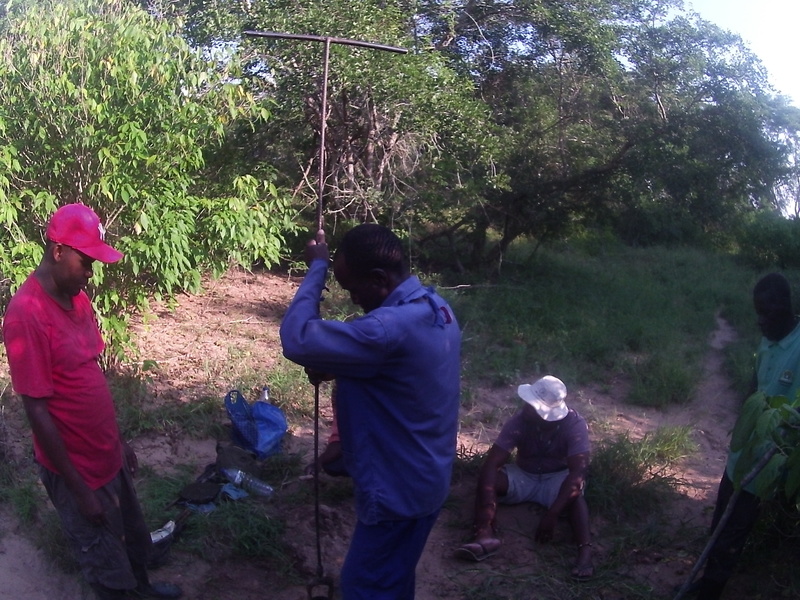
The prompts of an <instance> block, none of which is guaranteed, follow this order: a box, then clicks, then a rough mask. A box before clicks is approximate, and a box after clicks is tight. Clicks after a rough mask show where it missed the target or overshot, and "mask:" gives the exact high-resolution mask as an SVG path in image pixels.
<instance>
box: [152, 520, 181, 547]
mask: <svg viewBox="0 0 800 600" xmlns="http://www.w3.org/2000/svg"><path fill="white" fill-rule="evenodd" d="M173 533H175V521H167V522H166V523H165V524H164V526H163V527H162V528H161V529H156V530H155V531H151V532H150V539H151V540H153V543H154V544H157V543H158V542H160V541H162V540H165V539H167V538H168V537H170V536H171V535H172V534H173Z"/></svg>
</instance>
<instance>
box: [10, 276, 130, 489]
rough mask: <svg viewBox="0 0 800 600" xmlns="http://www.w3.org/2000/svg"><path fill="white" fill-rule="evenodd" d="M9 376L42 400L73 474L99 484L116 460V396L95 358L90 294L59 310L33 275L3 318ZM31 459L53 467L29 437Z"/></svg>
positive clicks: (97, 341)
mask: <svg viewBox="0 0 800 600" xmlns="http://www.w3.org/2000/svg"><path fill="white" fill-rule="evenodd" d="M3 342H4V343H5V346H6V354H7V356H8V365H9V368H10V371H11V383H12V385H13V386H14V390H15V391H16V392H17V394H20V395H24V396H30V397H31V398H43V399H46V402H47V409H48V411H49V413H50V416H51V417H52V418H53V421H54V422H55V425H56V427H57V428H58V430H59V432H60V433H61V437H62V438H63V439H64V444H65V445H66V448H67V454H68V455H69V457H70V459H71V460H72V463H73V464H74V465H75V468H76V469H77V470H78V473H80V474H81V476H82V477H83V479H84V481H86V484H87V485H88V486H89V487H90V488H92V489H97V488H99V487H102V486H103V485H105V484H106V483H108V482H109V481H111V480H112V479H113V478H114V477H115V476H116V475H117V473H119V470H120V468H121V467H122V447H121V444H120V437H119V427H118V426H117V420H116V414H115V411H114V402H113V400H112V398H111V391H110V390H109V388H108V383H107V382H106V378H105V375H104V374H103V371H102V370H101V369H100V365H99V363H98V362H97V359H98V356H99V355H100V353H101V352H102V350H103V339H102V337H101V336H100V331H99V330H98V328H97V323H96V321H95V317H94V312H93V310H92V305H91V302H90V301H89V297H88V296H87V295H86V294H85V293H84V292H81V293H80V294H78V295H77V296H75V297H74V298H73V308H72V310H65V309H64V308H62V307H61V306H59V304H58V303H57V302H56V301H55V300H53V299H52V298H51V297H50V296H48V295H47V293H45V291H44V289H43V288H42V286H41V284H40V283H39V281H38V280H37V279H36V278H35V277H34V276H33V275H31V276H30V277H28V279H27V280H26V281H25V283H23V284H22V286H21V287H20V288H19V290H18V291H17V293H16V294H14V297H13V298H12V299H11V302H10V303H9V305H8V309H7V310H6V314H5V316H4V318H3ZM33 437H34V439H33V444H34V452H35V455H36V460H37V461H38V462H39V463H41V464H42V465H44V466H45V467H46V468H48V469H50V470H51V471H53V472H55V473H57V472H58V471H57V469H56V468H55V467H54V466H53V464H52V462H51V461H50V460H49V458H48V457H47V456H46V455H45V453H44V452H43V451H42V448H41V446H40V444H39V441H38V440H37V439H36V436H35V435H34V436H33Z"/></svg>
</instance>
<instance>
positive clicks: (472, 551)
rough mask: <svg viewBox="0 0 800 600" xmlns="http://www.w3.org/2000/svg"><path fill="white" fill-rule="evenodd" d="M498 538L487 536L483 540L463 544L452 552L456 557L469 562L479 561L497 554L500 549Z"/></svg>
mask: <svg viewBox="0 0 800 600" xmlns="http://www.w3.org/2000/svg"><path fill="white" fill-rule="evenodd" d="M500 543H501V542H500V540H498V539H497V538H488V539H485V540H480V541H475V542H471V543H469V544H464V545H463V546H461V547H460V548H458V549H457V550H456V551H455V552H454V556H455V557H456V558H460V559H461V560H468V561H471V562H481V561H482V560H486V559H487V558H489V557H490V556H493V555H495V554H497V551H498V550H499V549H500Z"/></svg>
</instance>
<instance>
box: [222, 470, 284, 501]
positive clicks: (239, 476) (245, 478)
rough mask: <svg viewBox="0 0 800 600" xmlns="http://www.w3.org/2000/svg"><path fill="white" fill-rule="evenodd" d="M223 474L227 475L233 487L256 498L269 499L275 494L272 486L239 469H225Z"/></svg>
mask: <svg viewBox="0 0 800 600" xmlns="http://www.w3.org/2000/svg"><path fill="white" fill-rule="evenodd" d="M222 474H223V475H225V477H226V478H227V480H228V481H230V482H231V483H232V484H233V485H235V486H237V487H240V488H242V489H243V490H245V491H247V492H250V493H251V494H255V495H256V496H263V497H264V498H269V497H270V496H272V494H273V493H274V492H275V490H274V489H273V488H272V486H271V485H269V484H268V483H267V482H265V481H261V480H260V479H258V478H257V477H253V476H252V475H250V474H249V473H245V472H244V471H240V470H239V469H223V470H222Z"/></svg>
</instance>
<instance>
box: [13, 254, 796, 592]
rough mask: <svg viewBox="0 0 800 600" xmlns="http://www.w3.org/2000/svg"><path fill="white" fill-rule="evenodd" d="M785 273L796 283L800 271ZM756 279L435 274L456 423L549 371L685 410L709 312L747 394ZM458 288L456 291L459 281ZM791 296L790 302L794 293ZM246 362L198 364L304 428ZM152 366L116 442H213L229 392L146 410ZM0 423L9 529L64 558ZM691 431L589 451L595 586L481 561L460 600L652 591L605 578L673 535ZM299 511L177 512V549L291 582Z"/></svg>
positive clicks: (620, 270) (638, 269) (309, 398)
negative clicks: (598, 532)
mask: <svg viewBox="0 0 800 600" xmlns="http://www.w3.org/2000/svg"><path fill="white" fill-rule="evenodd" d="M786 274H787V276H788V277H789V278H790V280H792V281H799V282H800V273H786ZM760 275H761V273H756V272H754V271H752V270H748V269H746V268H743V267H740V266H738V265H737V264H736V262H735V261H734V260H733V259H731V258H728V257H724V256H717V255H711V254H708V253H705V252H702V251H700V250H692V249H669V250H667V249H663V248H640V249H631V248H625V247H622V246H619V245H616V244H613V243H610V242H608V241H607V240H606V241H604V240H593V241H592V243H587V241H586V240H578V241H573V242H571V243H563V244H561V245H559V246H557V247H550V248H543V249H539V251H537V252H536V253H533V252H532V246H531V245H530V244H527V243H525V242H524V241H519V242H518V243H516V244H515V245H514V246H512V248H511V250H510V252H509V254H508V256H507V259H506V261H505V263H504V268H503V271H502V274H501V275H500V276H498V277H497V278H496V279H494V280H492V281H491V282H487V281H484V280H480V281H477V280H476V281H475V282H474V285H472V286H467V287H462V286H461V285H459V286H457V287H456V286H454V287H452V288H448V286H447V284H446V283H445V282H446V280H447V276H446V275H445V276H437V277H436V278H435V279H438V282H439V284H440V290H441V292H442V294H443V295H445V296H446V297H447V298H448V299H449V300H450V301H451V302H452V303H453V305H454V308H455V310H456V314H457V315H458V318H459V322H460V324H461V326H462V329H463V332H464V344H463V365H464V370H463V373H464V377H463V391H464V393H463V405H464V408H465V416H464V421H463V423H462V426H463V427H469V428H475V427H481V426H488V425H491V424H492V423H494V422H496V421H499V420H503V419H504V418H505V415H502V414H493V413H488V414H479V413H477V412H476V411H473V409H474V408H475V407H477V406H478V400H477V393H476V390H478V389H480V388H481V387H483V386H485V385H487V384H488V385H490V386H510V385H516V384H518V383H521V382H524V381H531V380H533V379H535V378H536V377H538V376H541V375H543V374H546V373H553V374H556V375H558V376H560V377H561V378H562V379H565V381H568V382H570V383H568V385H570V384H573V383H574V384H586V383H593V384H598V385H599V386H600V387H601V388H602V386H603V385H610V382H611V381H612V380H613V379H614V378H619V377H623V378H626V380H627V381H629V382H630V386H629V387H630V392H629V396H628V398H627V399H628V401H630V402H632V403H636V404H642V405H647V406H652V407H655V408H658V407H664V406H668V405H672V404H682V403H685V402H686V401H687V400H688V399H689V398H690V397H691V394H692V393H693V390H694V385H695V383H696V382H697V381H698V378H699V377H700V370H699V368H700V365H701V364H702V360H701V358H702V356H703V354H704V353H705V351H706V348H707V337H708V335H709V333H710V332H711V331H712V330H713V329H714V327H715V316H716V315H717V314H721V315H722V316H723V317H725V318H726V319H727V320H728V321H729V322H730V323H731V324H732V325H733V326H734V327H735V328H736V330H737V331H738V332H739V336H740V337H739V340H738V341H737V342H735V343H734V344H732V345H731V346H729V348H728V349H727V351H726V352H727V368H728V370H729V372H730V374H731V378H732V380H733V382H734V385H735V386H736V387H737V388H738V389H745V388H746V386H747V384H749V381H750V377H751V374H752V356H753V351H754V348H755V343H756V341H757V339H758V332H757V329H756V327H755V319H754V316H753V311H752V305H751V300H750V290H751V289H752V285H753V284H754V283H755V281H756V280H757V279H758V277H759V276H760ZM431 279H434V278H431ZM456 283H459V284H463V283H464V280H463V276H459V279H458V281H456ZM795 292H796V294H798V295H797V296H796V297H797V298H800V291H798V290H795ZM323 310H324V312H325V315H326V316H329V317H336V318H350V317H352V316H354V315H356V314H357V313H358V309H356V308H354V307H353V305H352V304H351V303H350V300H349V298H348V297H347V295H346V294H345V293H344V292H342V291H341V290H340V289H339V288H338V286H336V285H335V284H333V285H331V291H330V292H329V293H327V294H326V300H325V303H324V304H323ZM255 337H257V336H255ZM254 343H257V339H254ZM251 354H252V353H251V351H250V350H248V349H246V348H243V347H241V346H240V345H235V344H231V347H230V348H229V351H228V358H229V362H230V363H231V364H229V365H225V364H208V365H206V367H204V368H205V369H206V370H207V375H208V378H209V381H212V380H215V379H216V378H218V377H219V376H220V374H222V375H223V376H224V377H225V378H226V380H227V381H230V389H241V390H242V391H243V392H244V393H245V395H246V397H247V398H248V399H249V400H251V401H252V400H254V399H255V397H256V395H257V393H258V391H259V390H260V388H261V386H262V385H264V384H266V385H269V386H270V389H271V399H272V401H273V402H274V403H276V404H277V405H278V406H280V407H281V408H282V409H283V410H284V412H285V413H286V416H287V419H288V420H289V422H290V423H298V422H307V420H308V419H310V418H311V417H312V416H313V412H314V397H313V388H312V387H311V386H310V385H309V384H308V381H307V378H306V376H305V373H304V372H303V370H302V368H300V367H298V366H296V365H294V364H292V363H289V362H288V361H285V360H284V359H282V358H279V359H278V360H277V361H276V362H275V363H274V364H273V365H271V366H270V368H269V369H266V368H260V367H258V366H256V367H253V366H251V364H252V363H250V362H247V361H246V360H245V359H246V358H248V357H250V356H251ZM157 369H158V365H157V364H155V363H153V362H152V361H145V362H143V363H142V364H141V365H140V366H139V367H137V368H135V369H132V370H130V371H129V372H127V373H126V372H119V373H115V374H113V376H112V377H111V378H110V381H111V383H112V386H113V390H114V396H115V398H117V400H118V402H117V408H118V413H119V419H120V422H121V426H122V430H123V433H124V435H125V436H126V437H128V438H131V437H136V436H139V435H142V434H145V433H155V434H158V435H168V436H178V435H180V436H184V435H189V436H192V437H198V438H207V437H210V438H214V439H219V440H226V439H227V435H228V433H227V429H226V428H225V425H226V424H227V422H228V419H227V415H226V414H225V411H224V405H223V403H222V397H223V396H224V392H225V391H227V390H224V391H222V392H221V393H220V394H219V395H218V397H215V396H214V395H213V394H209V393H208V392H205V393H201V394H199V395H196V396H195V397H194V398H192V400H191V401H190V402H189V401H187V402H182V401H178V400H169V399H164V398H159V399H158V401H155V400H154V398H153V396H152V392H151V383H152V382H151V380H150V377H152V376H153V374H154V373H155V372H157ZM209 387H211V386H209ZM320 391H321V394H322V396H323V400H326V399H327V394H328V393H329V390H328V388H327V387H326V386H322V387H321V388H320ZM16 416H19V415H16ZM5 423H6V415H5V413H1V412H0V502H3V503H5V504H7V505H9V506H11V507H13V510H14V512H15V513H16V514H17V515H18V517H19V518H20V519H22V520H23V522H25V523H28V524H31V525H34V524H35V525H36V527H33V528H32V529H33V530H34V531H35V532H36V533H35V535H36V539H37V542H38V543H40V544H41V545H42V546H43V547H45V548H46V549H47V551H48V554H49V555H50V556H53V557H54V558H57V559H59V560H60V561H62V562H63V561H64V558H63V557H64V556H65V555H66V554H67V553H66V550H65V547H66V546H65V544H64V541H63V536H61V535H60V528H59V526H58V523H57V519H56V517H55V515H54V513H52V511H51V510H47V508H46V507H47V502H46V500H45V498H44V495H43V493H42V491H41V486H39V485H38V484H37V482H36V473H35V469H34V466H33V464H32V463H31V462H30V461H23V462H21V463H20V462H15V461H17V459H16V458H15V456H16V455H14V453H12V452H10V450H9V448H8V436H7V433H6V432H5V429H4V428H5ZM599 429H602V428H598V430H599ZM691 433H692V432H691V431H690V430H689V429H686V428H671V429H664V430H658V431H656V432H653V433H652V434H649V435H647V436H645V437H644V438H643V439H641V440H632V439H630V438H629V437H628V436H624V435H623V436H614V437H608V438H606V439H602V440H600V441H599V442H596V443H595V449H594V453H593V463H592V471H591V477H590V482H589V485H588V487H587V491H586V494H587V498H588V500H589V502H590V506H592V510H593V512H595V511H596V512H597V515H598V516H599V517H600V518H601V519H602V520H604V521H605V522H607V523H609V524H610V525H609V528H610V529H611V530H613V533H612V534H608V532H603V533H604V535H607V537H608V539H609V540H611V541H612V547H611V548H610V549H609V550H608V553H607V554H608V557H609V558H608V564H607V565H604V567H603V572H601V573H599V574H598V577H597V578H596V579H595V580H593V581H592V582H590V583H589V584H582V585H581V586H579V587H578V586H575V585H573V584H572V583H571V582H565V581H563V577H560V576H558V577H556V576H553V575H548V574H547V573H542V572H532V571H531V570H530V569H525V568H524V567H519V568H517V567H514V568H506V569H501V568H497V569H495V568H492V569H490V570H484V571H482V578H481V579H480V581H477V580H475V578H471V579H470V583H464V587H463V588H462V589H463V597H464V598H468V599H470V600H481V599H484V598H485V599H487V600H488V599H489V598H492V599H495V598H496V599H502V598H524V597H530V596H531V590H533V589H536V590H537V591H536V596H537V597H541V598H587V599H590V598H608V597H615V598H631V599H637V598H641V599H646V598H647V599H649V598H654V597H655V596H653V593H652V592H651V591H650V590H647V589H645V588H643V587H642V586H639V585H637V584H635V583H634V582H633V581H632V580H630V579H626V578H624V577H615V576H614V573H615V568H617V567H618V566H619V565H622V564H624V561H625V560H626V552H627V549H629V548H630V547H631V546H636V547H639V548H658V547H659V544H660V543H662V542H663V540H664V539H665V536H670V535H681V534H682V533H684V532H680V531H679V532H677V533H676V532H674V531H670V530H668V529H667V528H668V524H665V523H664V522H663V519H662V518H661V513H662V512H663V511H662V510H661V509H662V507H663V506H664V505H665V503H668V502H670V499H671V498H672V497H673V496H672V495H673V494H674V493H675V492H674V488H675V485H676V484H677V483H678V482H677V481H676V480H675V479H674V476H673V475H672V473H673V472H674V471H673V470H672V468H673V466H674V465H675V463H676V461H678V460H680V459H681V457H683V456H686V455H687V454H688V453H691V452H693V451H694V450H693V447H692V443H691ZM484 456H485V455H484V454H483V453H482V452H480V451H478V450H477V449H475V448H468V447H461V448H459V449H458V460H457V462H456V465H455V468H454V475H453V482H454V483H466V484H467V486H468V487H469V482H472V481H474V480H475V478H476V477H477V472H478V469H479V468H480V465H481V464H482V461H483V458H484ZM302 460H303V459H302V457H300V456H292V455H286V456H282V457H281V458H280V459H276V460H269V461H265V462H264V463H263V465H262V467H263V469H264V470H263V471H262V472H261V473H260V476H261V477H262V478H263V479H265V480H267V481H268V482H269V483H271V484H272V485H273V486H274V487H277V486H283V484H284V483H286V482H287V481H291V480H293V479H295V478H296V477H297V476H298V475H299V474H300V473H301V471H302V468H303V465H302V464H301V463H302ZM194 475H195V474H194V473H193V472H192V471H191V468H190V467H184V468H181V466H180V465H177V469H176V471H175V472H174V473H173V474H171V475H168V476H167V475H163V474H158V473H155V472H153V471H150V472H146V473H145V474H144V475H143V478H142V482H141V486H140V493H141V495H142V500H143V504H144V506H145V514H146V515H147V516H148V518H149V519H150V520H151V525H152V527H153V528H154V529H155V528H157V527H160V526H161V525H163V524H164V523H165V522H166V521H167V520H169V519H170V518H173V517H174V516H175V512H174V507H173V508H170V509H168V508H166V506H167V504H168V503H169V502H170V501H171V500H173V499H174V498H175V497H176V495H177V493H178V492H179V490H180V489H181V487H182V486H183V485H185V484H186V483H189V482H190V481H191V480H192V479H193V477H194ZM320 493H321V500H322V501H323V502H324V503H325V504H327V505H333V506H335V505H338V504H340V503H345V502H352V495H353V490H352V483H351V482H350V481H349V480H346V479H342V480H336V481H333V482H326V484H325V485H323V486H322V487H321V489H320ZM278 502H280V503H284V504H279V503H278ZM312 502H313V496H312V495H311V493H310V491H309V487H308V486H286V487H285V488H284V491H283V493H282V494H281V500H280V501H276V502H272V503H270V502H268V503H263V502H259V501H248V502H246V503H234V502H231V503H224V504H222V505H221V506H220V507H219V508H218V510H215V511H214V512H213V513H210V514H209V515H205V516H199V515H198V516H193V517H192V518H191V519H190V521H189V524H188V526H187V529H186V530H185V531H184V533H183V534H182V538H181V549H182V550H185V551H187V552H190V553H193V554H195V555H197V556H200V557H203V558H204V559H207V560H211V561H219V560H224V559H225V558H227V557H231V556H248V557H251V558H252V557H258V558H259V559H262V560H265V561H268V562H269V564H270V565H271V568H273V569H274V570H276V571H279V572H281V573H284V574H290V573H291V572H292V569H293V566H292V565H293V563H294V557H293V556H292V553H291V551H290V550H289V549H288V547H287V545H286V543H285V538H286V536H287V535H289V533H290V532H287V531H286V530H285V523H284V522H283V520H282V519H281V518H280V511H281V509H282V508H283V507H289V506H299V505H310V504H311V503H312ZM795 526H796V522H794V521H791V520H789V522H788V523H781V524H775V525H774V526H770V525H769V522H767V524H766V525H765V528H764V529H763V530H759V531H757V532H755V534H754V536H753V541H752V544H751V545H750V546H749V547H748V550H747V551H746V552H749V553H750V554H748V555H746V563H747V565H749V567H748V568H751V569H753V568H755V566H756V565H759V564H762V563H764V564H766V565H768V566H769V565H778V566H780V565H781V564H784V563H786V562H787V561H786V560H783V561H782V557H783V556H784V555H786V556H791V555H794V554H792V553H796V551H797V546H796V545H795V544H797V541H796V539H795V538H793V537H789V536H786V535H785V534H786V532H788V531H794V529H793V528H794V527H795ZM56 532H58V533H56ZM687 535H688V534H687ZM548 552H550V554H548V555H547V556H546V558H547V560H552V561H555V562H557V563H558V562H559V561H561V562H566V561H568V560H570V559H571V556H569V555H568V554H569V553H564V552H565V551H564V550H563V549H558V548H554V549H552V550H548ZM569 552H571V550H570V551H569ZM560 553H561V554H560ZM559 564H560V563H559ZM561 571H562V572H563V569H562V570H561ZM787 573H789V575H787V578H784V579H778V580H779V581H780V583H774V582H775V581H776V577H775V576H774V575H773V577H772V579H771V580H770V581H771V582H773V583H774V585H773V583H771V584H770V585H773V587H772V588H771V589H773V591H774V592H775V595H774V597H791V594H795V595H796V593H797V590H798V585H800V584H798V582H797V581H795V580H796V579H797V578H798V576H795V575H794V574H793V573H794V570H793V569H789V570H788V571H787ZM460 582H461V580H460V579H459V580H458V582H457V583H459V585H460ZM787 593H788V594H789V595H788V596H787Z"/></svg>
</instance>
